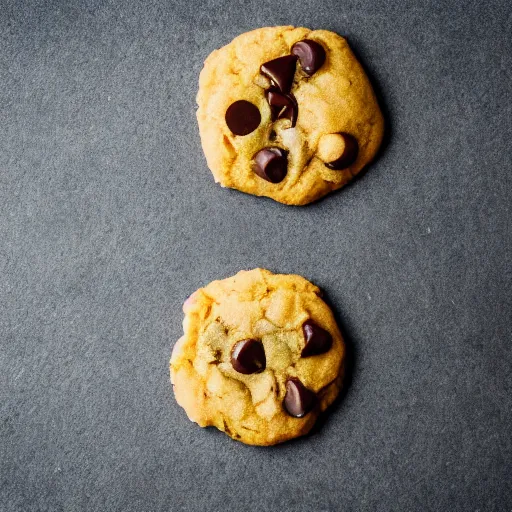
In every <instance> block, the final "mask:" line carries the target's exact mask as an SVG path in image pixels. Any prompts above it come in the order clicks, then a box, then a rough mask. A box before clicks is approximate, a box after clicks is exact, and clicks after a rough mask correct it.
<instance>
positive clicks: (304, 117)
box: [197, 26, 384, 205]
mask: <svg viewBox="0 0 512 512" xmlns="http://www.w3.org/2000/svg"><path fill="white" fill-rule="evenodd" d="M197 104H198V110H197V120H198V123H199V131H200V134H201V143H202V146H203V150H204V153H205V156H206V160H207V163H208V166H209V168H210V169H211V171H212V173H213V175H214V178H215V181H217V182H219V183H220V184H221V185H222V186H224V187H230V188H235V189H238V190H241V191H243V192H247V193H249V194H254V195H257V196H267V197H271V198H272V199H275V200H276V201H279V202H281V203H285V204H291V205H303V204H307V203H310V202H312V201H315V200H316V199H319V198H320V197H322V196H324V195H325V194H327V193H329V192H330V191H332V190H336V189H339V188H341V187H342V186H343V185H345V184H346V183H348V182H349V181H350V180H351V179H352V178H353V177H354V176H355V175H356V174H357V173H358V172H360V171H361V169H363V168H364V167H365V166H366V165H367V164H368V163H369V162H370V161H371V160H372V159H373V158H374V156H375V154H376V153H377V150H378V148H379V146H380V143H381V140H382V135H383V130H384V121H383V118H382V114H381V111H380V109H379V106H378V104H377V100H376V98H375V94H374V92H373V90H372V87H371V85H370V82H369V80H368V78H367V77H366V74H365V72H364V70H363V68H362V67H361V65H360V64H359V62H358V61H357V59H356V58H355V56H354V54H353V53H352V51H351V50H350V48H349V45H348V43H347V41H346V40H345V39H344V38H343V37H341V36H339V35H337V34H335V33H334V32H329V31H327V30H314V31H311V30H308V29H306V28H294V27H289V26H287V27H268V28H260V29H257V30H253V31H251V32H247V33H245V34H242V35H240V36H238V37H236V38H235V39H234V40H233V41H232V42H231V43H229V44H228V45H226V46H224V47H223V48H221V49H219V50H215V51H214V52H212V53H211V54H210V56H209V57H208V58H207V59H206V61H205V63H204V68H203V70H202V71H201V75H200V77H199V92H198V94H197Z"/></svg>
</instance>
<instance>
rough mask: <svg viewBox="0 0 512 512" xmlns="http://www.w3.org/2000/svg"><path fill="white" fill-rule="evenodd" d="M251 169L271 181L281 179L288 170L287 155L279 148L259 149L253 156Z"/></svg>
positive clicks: (276, 181) (275, 181) (277, 181)
mask: <svg viewBox="0 0 512 512" xmlns="http://www.w3.org/2000/svg"><path fill="white" fill-rule="evenodd" d="M252 169H253V171H254V172H255V173H256V174H257V175H258V176H259V177H260V178H263V179H264V180H267V181H270V182H271V183H279V182H280V181H283V180H284V178H285V176H286V173H287V172H288V157H287V154H286V151H285V150H284V149H281V148H263V149H260V150H259V151H258V152H257V153H256V156H255V157H254V164H253V167H252Z"/></svg>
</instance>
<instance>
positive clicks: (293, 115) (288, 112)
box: [265, 89, 299, 128]
mask: <svg viewBox="0 0 512 512" xmlns="http://www.w3.org/2000/svg"><path fill="white" fill-rule="evenodd" d="M265 96H266V98H267V101H268V104H269V105H270V109H271V111H272V121H276V120H277V119H288V120H289V121H290V123H291V127H292V128H293V127H294V126H295V124H296V123H297V116H298V115H299V106H298V105H297V100H296V99H295V96H294V95H293V94H283V93H280V92H278V91H275V90H272V89H270V90H268V91H267V92H266V94H265Z"/></svg>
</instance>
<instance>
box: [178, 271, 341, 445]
mask: <svg viewBox="0 0 512 512" xmlns="http://www.w3.org/2000/svg"><path fill="white" fill-rule="evenodd" d="M183 311H184V313H185V319H184V321H183V329H184V335H183V336H182V337H181V338H180V339H179V340H178V341H177V343H176V344H175V346H174V348H173V352H172V356H171V361H170V372H171V382H172V384H173V388H174V394H175V396H176V400H177V402H178V403H179V404H180V405H181V406H182V407H183V408H184V409H185V412H186V413H187V415H188V417H189V418H190V419H191V420H192V421H195V422H196V423H198V424H199V425H200V426H201V427H207V426H215V427H217V428H218V429H219V430H222V431H224V432H225V433H226V434H228V435H229V436H231V437H232V438H233V439H236V440H238V441H242V442H243V443H247V444H253V445H273V444H277V443H281V442H283V441H287V440H288V439H292V438H294V437H298V436H301V435H304V434H306V433H307V432H309V430H310V429H311V427H312V426H313V425H314V423H315V421H316V419H317V417H318V415H319V414H320V412H322V411H324V410H325V409H326V408H327V407H328V406H329V405H330V404H331V403H332V402H333V400H334V399H335V398H336V396H337V394H338V392H339V390H340V388H341V385H342V377H343V361H344V354H345V348H344V343H343V338H342V336H341V334H340V331H339V329H338V327H337V325H336V321H335V320H334V317H333V314H332V312H331V310H330V309H329V307H328V306H327V304H326V303H325V302H324V301H323V300H322V299H321V297H320V290H319V289H318V288H317V287H316V286H315V285H313V284H311V283H310V282H309V281H307V280H306V279H304V278H303V277H300V276H297V275H279V274H272V273H271V272H269V271H268V270H263V269H255V270H250V271H242V272H239V273H238V274H237V275H235V276H233V277H230V278H228V279H224V280H222V281H213V282H212V283H210V284H209V285H207V286H206V287H204V288H200V289H199V290H197V291H196V292H194V293H193V294H192V295H191V296H190V297H189V298H188V299H187V300H186V301H185V304H184V305H183Z"/></svg>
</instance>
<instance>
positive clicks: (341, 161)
mask: <svg viewBox="0 0 512 512" xmlns="http://www.w3.org/2000/svg"><path fill="white" fill-rule="evenodd" d="M340 135H341V136H342V137H343V140H344V142H345V149H344V150H343V154H342V155H341V156H340V157H339V158H337V159H336V160H334V162H329V163H326V164H325V165H326V166H327V167H329V169H334V170H335V171H340V170H341V169H346V168H347V167H349V166H351V165H352V164H353V163H354V162H355V161H356V159H357V154H358V152H359V144H358V143H357V139H356V138H355V137H353V136H352V135H350V134H349V133H340Z"/></svg>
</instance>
